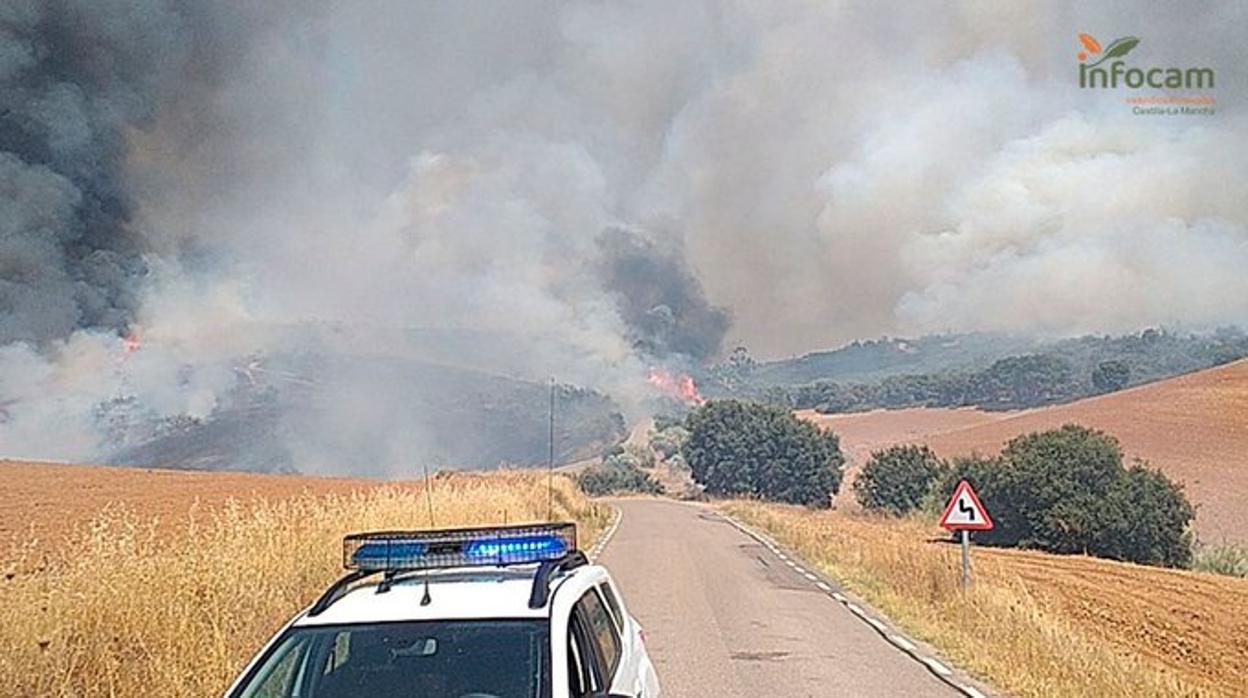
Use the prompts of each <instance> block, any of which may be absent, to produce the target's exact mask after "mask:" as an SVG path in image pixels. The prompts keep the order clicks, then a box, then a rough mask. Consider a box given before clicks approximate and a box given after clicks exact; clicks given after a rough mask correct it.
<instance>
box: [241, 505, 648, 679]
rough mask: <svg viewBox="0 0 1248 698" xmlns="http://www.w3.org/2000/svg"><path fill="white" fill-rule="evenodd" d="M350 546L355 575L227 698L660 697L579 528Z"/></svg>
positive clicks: (350, 541)
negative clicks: (581, 545) (579, 538)
mask: <svg viewBox="0 0 1248 698" xmlns="http://www.w3.org/2000/svg"><path fill="white" fill-rule="evenodd" d="M343 543H344V553H343V558H344V565H345V566H346V567H347V569H349V570H351V571H350V572H349V573H348V574H347V575H346V576H345V577H343V578H342V579H340V580H338V582H336V583H335V584H334V585H333V586H331V587H330V588H329V589H328V590H327V591H326V592H325V594H324V595H322V596H321V598H320V599H318V600H317V601H316V603H314V604H313V605H312V606H311V607H309V608H308V609H307V610H305V611H304V612H302V613H300V614H299V615H298V616H296V617H295V618H294V620H292V621H291V622H290V623H289V624H288V625H287V626H286V627H285V628H283V629H282V631H281V632H279V633H278V634H277V636H276V637H275V638H273V639H272V640H271V641H270V642H269V644H268V645H267V646H266V647H265V648H264V650H263V651H261V652H260V654H259V655H258V656H257V657H256V658H255V659H253V660H252V662H251V664H250V665H248V667H247V669H246V670H245V671H244V672H243V674H242V676H240V677H239V678H238V680H237V681H236V682H235V683H234V685H233V686H231V687H230V689H229V690H228V691H226V694H225V695H226V698H365V697H367V698H400V697H401V698H426V697H429V698H441V697H443V696H445V697H447V698H585V697H592V698H606V697H608V696H612V697H614V696H634V697H636V698H653V697H655V696H658V695H659V683H658V678H657V677H656V676H655V672H654V666H653V665H652V664H651V663H650V658H649V657H648V656H646V650H645V646H644V637H643V635H642V632H641V627H640V626H639V625H638V623H637V621H636V620H635V619H634V618H633V617H632V616H630V615H629V614H628V611H627V609H625V607H624V603H623V600H622V599H621V598H620V594H619V591H618V590H617V589H616V587H615V584H614V583H613V582H612V580H611V576H610V575H609V574H608V573H607V570H606V569H605V568H603V567H600V566H598V565H593V564H590V563H589V561H588V560H587V559H586V558H585V556H584V554H583V553H581V552H580V551H579V550H577V548H576V527H575V525H573V524H540V525H530V526H507V527H501V528H499V527H495V528H472V529H457V530H448V531H412V532H383V533H364V534H356V535H351V536H347V537H346V539H344V541H343ZM377 576H379V577H380V578H379V579H375V580H371V581H368V580H366V578H370V577H377Z"/></svg>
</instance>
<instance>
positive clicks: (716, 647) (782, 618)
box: [601, 499, 960, 698]
mask: <svg viewBox="0 0 1248 698" xmlns="http://www.w3.org/2000/svg"><path fill="white" fill-rule="evenodd" d="M613 504H614V505H615V506H617V507H619V509H620V510H621V512H622V514H623V518H622V520H621V522H620V527H619V529H618V530H617V531H616V533H615V536H614V537H613V538H612V539H611V541H610V542H609V543H608V545H607V546H606V548H605V549H604V551H603V553H602V557H601V560H602V562H603V563H604V564H605V565H607V566H608V567H609V568H610V569H611V574H612V575H613V576H614V577H615V579H616V581H617V582H618V583H619V584H620V587H621V588H622V591H623V594H624V599H625V603H626V604H627V605H628V609H629V611H630V612H631V613H632V614H633V615H634V616H635V617H636V618H637V619H638V620H639V621H641V624H642V627H643V628H645V631H646V647H647V649H648V650H649V652H650V657H651V659H652V660H653V661H654V664H655V668H656V669H657V670H658V673H659V680H660V682H661V683H662V686H663V694H664V696H671V697H673V698H685V697H688V698H738V697H739V698H756V697H759V696H776V697H784V698H789V697H793V698H798V697H800V696H820V697H821V698H822V697H825V696H957V695H960V694H959V693H958V692H956V691H954V690H953V689H952V688H950V687H949V686H948V685H946V684H944V683H943V682H941V681H939V680H938V679H937V678H936V677H934V676H932V674H931V673H929V672H928V671H927V670H926V669H925V668H924V667H922V666H920V665H919V664H918V663H917V662H915V661H914V660H913V659H910V658H909V657H907V656H906V655H905V654H903V653H902V652H901V651H900V650H898V649H897V648H896V647H894V646H892V645H891V644H889V642H888V641H887V640H885V639H884V638H882V637H880V635H879V634H877V633H876V632H875V631H874V630H873V629H871V628H870V627H869V626H867V625H866V624H865V623H863V622H862V621H861V620H859V619H858V618H857V617H855V616H854V615H853V614H852V613H850V612H849V611H848V610H846V609H845V607H844V606H842V605H841V604H839V603H837V602H836V601H834V600H833V599H831V598H829V597H828V596H827V595H826V594H825V593H823V592H821V591H819V590H818V589H816V588H815V587H814V586H813V585H812V583H811V582H810V581H809V580H808V579H805V578H803V577H802V576H801V575H799V574H797V573H796V572H794V571H793V570H791V569H790V568H789V567H787V566H785V565H784V564H782V563H781V561H780V560H779V559H778V558H776V556H775V555H774V554H772V553H771V552H769V551H768V550H767V548H765V547H763V546H762V545H761V544H759V543H758V542H757V541H755V540H754V539H752V538H750V537H748V536H746V535H745V534H743V533H741V532H740V531H738V530H737V529H736V528H734V527H733V526H732V525H730V524H729V523H727V522H726V521H724V520H722V519H720V518H718V517H717V516H716V515H715V514H713V513H711V512H710V511H709V510H707V509H704V508H701V507H696V506H692V505H688V504H681V503H677V502H664V501H653V500H640V499H637V500H619V501H615V502H613Z"/></svg>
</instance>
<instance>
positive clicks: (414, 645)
mask: <svg viewBox="0 0 1248 698" xmlns="http://www.w3.org/2000/svg"><path fill="white" fill-rule="evenodd" d="M549 643H550V630H549V622H548V621H539V620H473V621H420V622H393V623H368V624H357V625H339V626H322V627H302V628H292V629H290V630H288V631H287V633H286V635H285V636H284V637H283V638H282V639H281V640H280V641H279V642H277V643H276V644H275V645H274V647H273V648H272V649H271V650H270V651H269V652H267V653H266V655H265V657H264V658H263V659H262V660H261V661H260V662H259V663H258V665H257V667H256V668H255V669H254V670H253V671H251V672H249V674H248V676H247V677H246V678H245V679H244V681H243V682H242V684H241V685H240V687H239V688H238V689H237V690H236V691H235V692H233V693H231V694H230V695H231V698H356V697H358V696H368V697H369V698H411V697H412V696H462V695H469V694H486V695H492V696H498V697H499V698H543V697H544V696H547V695H549V692H550V671H549V669H550V662H549V654H550V652H549Z"/></svg>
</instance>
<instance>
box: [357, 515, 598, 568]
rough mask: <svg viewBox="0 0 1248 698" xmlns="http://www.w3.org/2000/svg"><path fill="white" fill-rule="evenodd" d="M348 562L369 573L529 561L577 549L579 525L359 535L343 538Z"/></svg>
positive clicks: (383, 532)
mask: <svg viewBox="0 0 1248 698" xmlns="http://www.w3.org/2000/svg"><path fill="white" fill-rule="evenodd" d="M342 543H343V566H344V567H346V568H347V569H355V570H366V571H386V570H393V571H401V570H426V569H439V568H447V567H481V566H496V565H523V564H527V563H534V562H542V561H544V560H559V559H562V558H563V557H565V556H567V555H568V554H570V553H572V552H574V551H575V550H576V525H575V524H570V523H560V524H530V525H523V526H501V527H498V526H495V527H486V528H460V529H452V530H443V531H382V532H377V533H356V534H352V535H349V536H347V537H346V538H344V539H343V541H342Z"/></svg>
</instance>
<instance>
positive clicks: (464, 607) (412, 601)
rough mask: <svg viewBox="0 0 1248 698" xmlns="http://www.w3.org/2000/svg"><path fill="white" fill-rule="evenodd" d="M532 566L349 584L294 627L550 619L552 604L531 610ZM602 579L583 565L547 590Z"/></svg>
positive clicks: (602, 573)
mask: <svg viewBox="0 0 1248 698" xmlns="http://www.w3.org/2000/svg"><path fill="white" fill-rule="evenodd" d="M535 573H536V565H518V566H514V567H486V568H481V567H477V568H460V569H451V570H436V571H433V572H429V573H424V572H413V573H408V574H404V575H401V576H399V577H397V578H396V579H394V580H393V582H392V584H391V585H390V589H389V590H388V591H386V592H384V593H379V592H378V582H370V583H364V584H360V585H358V586H356V587H353V588H352V589H351V590H350V591H348V592H347V593H346V594H344V595H343V596H342V597H341V598H340V599H338V600H337V601H335V602H334V603H333V604H331V605H330V606H329V608H327V609H325V610H324V611H323V612H321V613H319V614H317V615H315V616H311V615H308V614H307V613H306V612H305V613H304V614H303V615H301V616H300V617H299V618H298V619H296V620H295V622H294V625H295V626H296V627H302V626H319V625H339V624H353V623H384V622H391V621H420V620H448V619H485V618H549V617H550V609H551V604H550V603H546V604H544V605H543V606H542V607H541V608H536V609H534V608H529V595H530V594H531V593H532V591H533V577H534V574H535ZM605 578H606V570H604V569H603V568H602V567H598V566H597V565H583V566H580V567H576V568H573V569H572V570H569V571H560V572H558V573H556V574H554V575H552V577H551V580H550V589H551V593H552V594H553V593H554V592H555V590H557V589H563V588H565V587H566V588H568V590H569V591H570V592H571V593H575V594H577V595H579V594H580V593H581V591H582V590H583V589H587V588H589V587H590V586H592V585H594V584H596V583H598V582H600V581H602V580H603V579H605ZM426 579H428V583H429V598H430V602H429V604H428V605H423V606H422V605H421V603H420V602H421V600H422V598H423V597H424V595H425V580H426Z"/></svg>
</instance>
